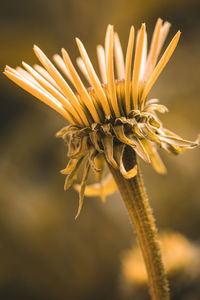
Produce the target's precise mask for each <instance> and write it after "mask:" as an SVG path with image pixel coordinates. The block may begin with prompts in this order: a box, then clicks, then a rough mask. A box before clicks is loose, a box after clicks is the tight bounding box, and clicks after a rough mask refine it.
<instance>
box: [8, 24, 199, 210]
mask: <svg viewBox="0 0 200 300" xmlns="http://www.w3.org/2000/svg"><path fill="white" fill-rule="evenodd" d="M169 28H170V24H169V23H168V22H165V23H163V21H162V20H161V19H158V21H157V23H156V26H155V29H154V33H153V38H152V41H151V44H150V49H149V51H148V54H147V33H146V26H145V24H142V26H141V28H140V30H139V31H138V34H137V37H136V41H135V37H134V36H135V34H134V27H133V26H132V27H131V29H130V34H129V39H128V45H127V51H126V56H125V59H124V55H123V52H122V48H121V44H120V40H119V36H118V35H117V33H116V32H114V27H113V26H112V25H109V26H108V28H107V31H106V36H105V47H103V46H101V45H98V46H97V56H98V62H99V69H100V74H101V80H100V79H99V78H98V76H97V74H96V72H95V70H94V68H93V66H92V63H91V61H90V59H89V57H88V54H87V52H86V50H85V48H84V46H83V44H82V42H81V41H80V40H79V39H76V42H77V45H78V48H79V51H80V55H81V57H79V58H78V59H77V64H78V66H79V68H80V70H81V71H82V73H83V75H84V76H85V78H86V79H87V81H88V82H89V84H90V86H91V87H90V88H86V87H85V86H84V84H83V82H82V80H81V79H80V76H79V74H78V73H77V71H76V69H75V67H74V65H73V64H72V62H71V59H70V57H69V54H68V53H67V51H66V50H65V49H62V51H61V52H62V56H60V55H58V54H56V55H54V57H53V58H54V61H55V63H56V64H57V66H58V68H59V69H60V70H61V72H62V73H63V74H64V75H65V77H67V80H68V81H66V80H65V79H64V78H63V75H61V73H60V72H59V71H58V70H57V69H56V68H55V66H54V65H53V64H52V63H51V62H50V60H49V59H48V58H47V57H46V55H45V54H44V53H43V52H42V51H41V50H40V49H39V48H38V47H37V46H34V52H35V54H36V56H37V57H38V59H39V60H40V62H41V64H42V66H39V65H35V66H34V67H33V68H32V67H30V66H29V65H27V64H26V63H24V62H23V63H22V65H23V67H24V69H23V68H21V67H17V68H16V69H13V68H10V67H6V68H5V74H6V76H8V77H9V78H10V79H11V80H12V81H14V82H15V83H17V84H18V85H19V86H21V87H22V88H23V89H25V90H26V91H28V92H29V93H31V94H32V95H34V96H35V97H36V98H38V99H39V100H41V101H43V102H44V103H46V104H48V105H49V106H50V107H52V108H53V109H54V110H56V111H57V112H58V113H60V114H61V115H62V116H63V117H64V118H65V119H66V120H67V122H68V123H70V125H68V126H67V127H65V128H63V129H62V130H60V131H59V132H58V133H57V136H59V137H62V138H63V139H64V141H65V142H66V143H67V146H68V157H69V159H70V160H69V163H68V165H67V167H66V168H65V169H64V170H62V171H61V172H62V173H63V174H66V175H67V178H66V182H65V189H67V188H69V187H70V186H71V184H72V183H73V180H74V178H75V175H76V173H77V172H78V169H79V166H80V165H81V163H82V161H85V167H84V172H83V178H82V182H81V185H80V186H77V189H79V191H80V206H79V211H78V213H79V212H80V208H81V206H82V201H83V195H84V192H86V194H90V193H92V192H91V191H92V190H93V191H94V193H96V194H99V195H101V197H102V198H103V196H104V190H106V189H108V190H109V187H110V186H112V188H113V184H114V183H113V182H112V178H111V176H110V175H108V177H107V178H106V179H104V180H102V173H103V168H104V162H105V161H107V162H108V163H109V164H110V165H111V166H112V167H114V168H119V170H120V172H121V173H122V175H123V176H124V177H125V178H127V179H129V178H132V177H134V176H135V175H136V174H137V165H135V164H133V165H132V167H131V168H130V169H128V170H127V169H126V167H125V166H124V161H123V157H124V155H126V151H127V149H129V151H130V150H131V151H132V152H133V155H135V153H136V154H137V155H138V156H140V157H141V158H142V159H143V160H145V161H146V162H151V163H152V164H153V166H154V168H155V169H156V171H158V172H159V173H165V172H166V168H165V166H164V164H163V162H162V160H161V158H160V156H159V154H158V152H157V149H158V147H161V148H163V149H165V150H166V151H168V152H171V153H174V154H179V153H181V152H183V151H185V150H186V149H190V148H193V147H195V146H197V144H198V143H197V142H190V141H186V140H183V139H182V138H180V137H179V136H178V135H176V134H174V133H173V132H171V131H169V130H167V129H165V128H164V127H163V125H162V123H161V121H160V120H159V119H158V116H157V112H160V113H165V112H166V111H167V108H166V107H165V106H164V105H161V104H159V103H158V100H157V99H150V100H147V96H148V94H149V92H150V90H151V88H152V86H153V84H154V83H155V81H156V80H157V78H158V76H159V75H160V73H161V72H162V70H163V68H164V67H165V65H166V64H167V62H168V61H169V59H170V57H171V55H172V53H173V52H174V50H175V48H176V45H177V43H178V40H179V37H180V31H178V32H177V34H176V35H175V36H174V38H173V39H172V41H171V42H170V44H169V45H168V47H167V49H166V50H165V52H164V54H163V55H162V56H161V58H160V59H159V61H158V57H159V55H160V52H161V49H162V46H163V44H164V42H165V39H166V36H167V34H168V31H169ZM134 44H135V53H134V57H133V49H134ZM132 64H133V68H132ZM115 69H116V75H117V76H115ZM71 86H72V87H73V88H74V89H72V88H71ZM90 168H92V169H93V170H94V171H95V173H96V174H97V178H98V180H99V182H100V183H99V185H97V186H91V187H88V188H87V187H86V182H87V177H88V173H89V170H90ZM111 182H112V184H111ZM95 188H96V189H95ZM112 188H111V189H110V190H112ZM110 190H109V191H110Z"/></svg>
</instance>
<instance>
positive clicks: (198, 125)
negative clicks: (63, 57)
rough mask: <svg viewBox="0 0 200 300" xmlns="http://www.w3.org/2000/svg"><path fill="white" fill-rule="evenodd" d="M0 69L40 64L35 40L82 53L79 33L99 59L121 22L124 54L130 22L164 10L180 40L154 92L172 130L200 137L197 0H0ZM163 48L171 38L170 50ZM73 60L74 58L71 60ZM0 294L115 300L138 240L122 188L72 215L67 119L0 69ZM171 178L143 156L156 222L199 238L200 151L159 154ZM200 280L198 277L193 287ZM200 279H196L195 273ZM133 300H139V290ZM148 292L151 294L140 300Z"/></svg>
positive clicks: (150, 21) (149, 19) (183, 294)
mask: <svg viewBox="0 0 200 300" xmlns="http://www.w3.org/2000/svg"><path fill="white" fill-rule="evenodd" d="M0 3H1V9H0V41H1V47H0V64H1V70H2V71H3V67H4V66H5V65H6V64H8V65H10V66H13V67H15V66H17V65H20V64H21V61H22V60H24V61H25V62H27V63H29V64H31V65H32V64H34V63H37V59H36V58H35V56H34V54H33V51H32V45H33V44H37V45H38V46H39V47H41V49H42V50H43V51H44V52H45V53H46V54H47V55H48V56H49V57H52V55H53V54H54V53H58V52H60V49H61V48H62V47H65V48H66V49H67V50H68V51H69V53H70V55H71V57H72V58H73V59H75V58H76V57H77V56H78V55H79V54H78V50H77V47H76V44H75V41H74V38H75V37H76V36H77V37H79V38H80V39H81V40H82V41H83V43H84V44H85V46H86V49H87V50H88V53H89V55H90V57H91V60H92V62H93V63H94V65H95V66H97V59H96V45H97V44H99V43H103V42H104V34H105V30H106V26H107V24H109V23H110V24H114V25H115V30H116V31H118V33H119V35H120V38H121V41H122V47H123V49H124V51H125V49H126V46H127V39H128V34H129V29H130V26H131V25H132V24H133V25H134V26H135V28H137V29H138V28H139V26H140V24H141V23H142V22H146V24H147V31H148V37H149V38H150V37H151V35H152V31H153V27H154V24H155V22H156V20H157V18H158V17H161V18H162V19H163V20H168V21H169V22H171V23H172V28H171V30H170V33H169V36H168V39H167V42H169V41H170V39H171V38H172V37H173V35H174V34H175V32H176V31H177V30H178V29H180V30H181V32H182V35H181V40H180V42H179V45H178V47H177V49H176V50H175V53H174V54H173V56H172V58H171V60H170V62H169V64H168V65H167V67H166V69H165V70H164V71H163V73H162V75H161V76H160V78H159V79H158V81H157V83H156V84H155V87H154V88H153V90H152V92H151V96H152V97H156V98H159V99H160V101H161V103H162V104H165V105H166V106H167V107H168V108H169V110H170V112H169V113H168V114H166V115H164V116H161V120H162V121H163V122H164V124H165V127H166V128H168V129H171V130H173V131H174V132H176V133H177V134H180V135H181V136H182V137H183V138H186V139H190V140H194V139H195V138H196V136H197V134H198V133H199V132H200V121H199V120H200V117H199V112H200V2H199V1H198V0H182V1H180V0H178V1H172V0H168V1H158V0H154V1H147V0H146V1H138V0H137V1H131V0H123V1H119V0H115V1H114V0H111V1H109V0H106V1H105V0H101V1H100V0H99V1H97V0H86V1H84V0H82V1H81V0H79V1H78V0H28V1H25V0H16V1H15V0H7V1H3V0H1V1H0ZM166 45H167V43H166V44H165V47H166ZM74 61H75V60H74ZM0 85H1V89H0V92H1V96H0V135H1V136H0V138H1V139H0V143H1V147H0V299H2V300H4V299H5V300H15V299H21V300H23V299H30V300H36V299H37V300H40V299H42V300H60V299H61V300H62V299H73V300H83V299H84V300H90V299H91V300H98V299H99V300H100V299H101V300H102V299H103V300H111V299H126V298H125V296H123V293H122V292H121V288H120V286H121V285H122V282H121V280H120V278H121V258H122V253H123V251H125V250H126V249H128V248H130V247H131V246H132V244H133V243H134V242H135V235H133V233H132V228H131V225H130V222H129V219H128V214H127V212H126V210H125V208H124V205H123V203H122V200H121V198H120V196H119V194H118V193H115V194H114V195H113V196H110V197H108V199H107V201H106V203H105V204H102V203H101V202H100V200H99V199H97V198H94V199H92V198H85V201H84V207H83V210H82V212H81V215H80V217H79V218H78V220H77V221H75V220H74V217H75V214H76V211H77V206H78V194H77V193H76V192H75V191H74V190H73V189H70V190H69V191H67V192H64V191H63V184H64V176H62V175H61V174H59V170H61V169H62V168H64V167H65V165H66V162H67V159H66V149H65V147H64V145H63V143H62V141H61V140H57V139H56V138H55V133H56V132H57V131H58V130H59V129H60V128H62V127H63V126H65V125H66V124H65V120H64V119H63V118H62V117H61V116H59V115H58V114H57V113H56V112H54V111H53V110H51V109H50V108H48V107H46V106H45V105H44V104H42V103H40V102H39V101H37V100H35V99H34V98H33V97H32V96H30V95H29V94H27V93H26V92H24V91H23V90H21V89H20V88H19V87H17V86H16V85H15V84H13V83H12V82H11V81H9V80H8V79H7V78H6V77H5V76H4V75H3V74H2V75H1V76H0ZM161 155H162V157H163V159H164V161H165V164H166V166H167V169H168V174H167V175H165V176H161V175H158V174H156V173H155V171H154V170H153V169H152V167H151V166H149V165H146V164H144V163H141V165H142V169H143V174H144V180H145V183H146V187H147V191H148V194H149V197H150V201H151V204H152V206H153V210H154V215H155V217H156V220H157V224H158V227H159V229H170V230H176V231H179V232H181V233H182V234H184V235H185V236H186V237H187V238H188V239H190V241H192V242H193V243H195V244H198V243H199V241H200V154H199V149H194V150H192V151H188V152H186V153H184V154H182V155H181V156H178V157H175V156H170V155H168V154H166V153H163V152H162V153H161ZM196 285H197V284H196ZM199 285H200V278H199ZM134 299H136V300H137V299H138V300H140V299H143V298H142V296H141V297H140V296H139V295H138V296H137V298H134ZM144 299H145V298H144ZM172 299H174V300H179V299H183V300H198V299H200V291H199V289H198V288H196V287H194V286H192V285H191V286H189V287H187V289H186V290H185V287H184V286H182V287H181V288H180V291H179V294H178V295H177V292H176V288H174V290H172Z"/></svg>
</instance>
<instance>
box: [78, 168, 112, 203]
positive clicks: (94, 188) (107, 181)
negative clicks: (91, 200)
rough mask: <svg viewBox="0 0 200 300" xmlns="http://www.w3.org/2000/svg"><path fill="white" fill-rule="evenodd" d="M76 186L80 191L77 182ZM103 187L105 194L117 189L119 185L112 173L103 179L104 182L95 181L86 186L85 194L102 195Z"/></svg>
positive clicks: (91, 195)
mask: <svg viewBox="0 0 200 300" xmlns="http://www.w3.org/2000/svg"><path fill="white" fill-rule="evenodd" d="M74 188H75V189H76V190H77V191H80V185H78V184H75V185H74ZM101 189H102V190H103V193H104V195H105V196H107V195H111V194H113V193H114V192H115V191H116V190H117V185H116V183H115V181H114V178H113V176H112V174H111V173H109V174H108V175H107V176H106V177H105V178H104V179H103V180H102V184H100V183H95V184H90V185H87V186H86V188H85V193H84V194H85V196H88V197H93V196H101Z"/></svg>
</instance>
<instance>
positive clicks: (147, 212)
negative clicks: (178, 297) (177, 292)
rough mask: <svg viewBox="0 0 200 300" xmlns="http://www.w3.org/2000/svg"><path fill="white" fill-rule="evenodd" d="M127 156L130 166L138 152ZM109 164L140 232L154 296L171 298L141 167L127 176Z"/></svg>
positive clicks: (167, 299) (139, 236) (162, 298)
mask: <svg viewBox="0 0 200 300" xmlns="http://www.w3.org/2000/svg"><path fill="white" fill-rule="evenodd" d="M124 160H125V161H124V165H125V167H126V169H130V168H131V166H133V165H134V164H135V163H136V155H135V157H133V152H131V153H127V155H126V156H125V158H124ZM133 160H134V161H133ZM138 167H139V166H138ZM109 168H110V170H111V173H112V175H113V177H114V179H115V181H116V184H117V186H118V188H119V191H120V193H121V196H122V198H123V200H124V203H125V205H126V208H127V210H128V213H129V215H130V218H131V221H132V223H133V226H134V229H135V231H136V234H137V238H138V241H139V245H140V248H141V250H142V254H143V258H144V262H145V265H146V269H147V274H148V280H149V287H150V292H151V296H152V299H153V300H169V299H170V296H169V289H168V282H167V278H166V275H165V270H164V266H163V262H162V257H161V251H160V246H159V242H158V238H157V229H156V225H155V221H154V218H153V214H152V210H151V207H150V205H149V200H148V197H147V194H146V191H145V187H144V184H143V180H142V176H141V173H140V170H139V168H138V174H137V175H136V176H135V177H133V178H132V179H129V180H128V179H125V178H124V177H123V176H122V174H121V173H120V171H119V170H118V169H114V168H113V167H112V166H111V165H109Z"/></svg>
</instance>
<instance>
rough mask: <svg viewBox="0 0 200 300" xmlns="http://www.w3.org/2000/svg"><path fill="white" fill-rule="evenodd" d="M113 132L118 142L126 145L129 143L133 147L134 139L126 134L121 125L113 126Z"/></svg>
mask: <svg viewBox="0 0 200 300" xmlns="http://www.w3.org/2000/svg"><path fill="white" fill-rule="evenodd" d="M114 132H115V135H116V137H117V138H118V140H119V141H120V142H122V143H124V144H127V145H131V146H132V147H135V143H134V141H133V140H131V139H130V138H128V137H127V136H126V134H125V132H124V126H123V125H118V126H115V127H114Z"/></svg>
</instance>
